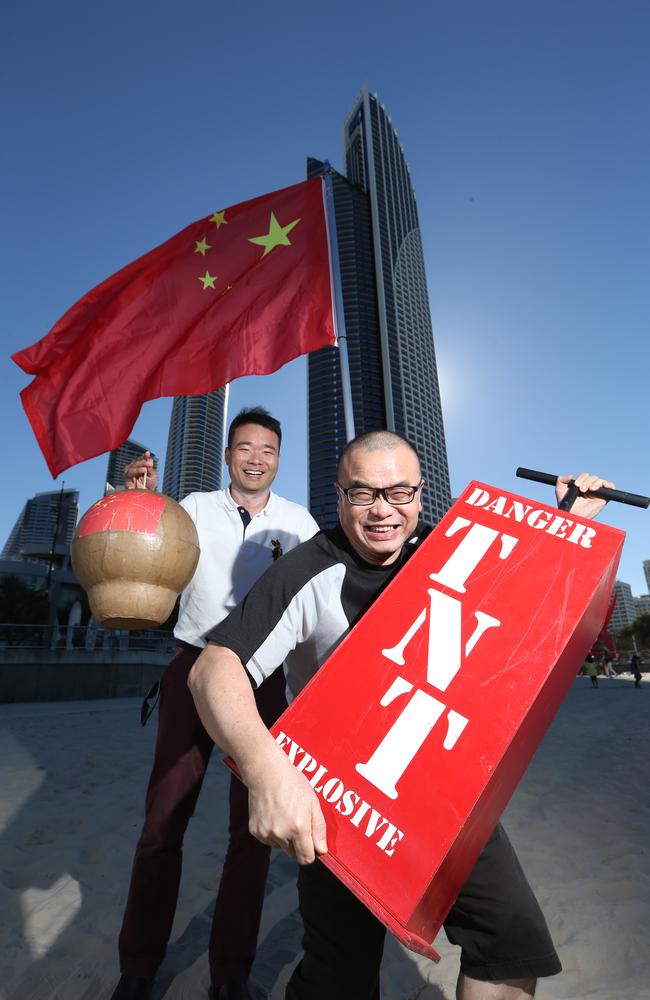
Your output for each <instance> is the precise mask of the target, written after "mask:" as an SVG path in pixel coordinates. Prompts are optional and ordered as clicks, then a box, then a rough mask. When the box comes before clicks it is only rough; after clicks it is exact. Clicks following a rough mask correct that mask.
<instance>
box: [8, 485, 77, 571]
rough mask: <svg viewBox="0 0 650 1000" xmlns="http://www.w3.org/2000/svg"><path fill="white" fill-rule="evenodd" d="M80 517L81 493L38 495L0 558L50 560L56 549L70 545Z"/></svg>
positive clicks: (53, 492)
mask: <svg viewBox="0 0 650 1000" xmlns="http://www.w3.org/2000/svg"><path fill="white" fill-rule="evenodd" d="M78 517H79V493H78V491H77V490H64V489H61V490H52V491H51V492H49V493H37V494H36V496H33V497H32V498H31V500H28V501H27V503H26V504H25V506H24V507H23V509H22V511H21V513H20V516H19V518H18V520H17V521H16V523H15V525H14V527H13V530H12V532H11V534H10V535H9V538H8V539H7V541H6V543H5V547H4V549H3V550H2V555H1V556H0V558H2V559H16V560H22V559H28V560H29V559H39V558H40V559H42V558H45V557H47V555H48V554H49V553H50V551H51V549H52V548H53V546H58V545H69V544H70V542H71V541H72V537H73V535H74V529H75V526H76V524H77V518H78ZM55 536H56V537H55Z"/></svg>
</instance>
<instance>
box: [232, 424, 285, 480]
mask: <svg viewBox="0 0 650 1000" xmlns="http://www.w3.org/2000/svg"><path fill="white" fill-rule="evenodd" d="M279 458H280V442H279V441H278V435H277V434H276V433H275V432H274V431H271V430H268V428H266V427H262V426H261V425H260V424H242V425H241V427H237V429H236V430H235V432H234V434H233V438H232V443H231V445H230V448H226V465H227V466H228V472H229V473H230V479H231V482H232V486H233V487H234V491H235V492H239V493H244V494H251V493H265V492H267V491H268V489H269V488H270V486H271V483H272V482H273V480H274V479H275V476H276V473H277V471H278V461H279Z"/></svg>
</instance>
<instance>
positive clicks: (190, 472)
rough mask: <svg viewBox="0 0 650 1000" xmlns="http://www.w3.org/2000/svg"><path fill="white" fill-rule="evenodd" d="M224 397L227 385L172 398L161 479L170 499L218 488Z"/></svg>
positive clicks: (224, 407)
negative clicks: (204, 393) (206, 391)
mask: <svg viewBox="0 0 650 1000" xmlns="http://www.w3.org/2000/svg"><path fill="white" fill-rule="evenodd" d="M227 400H228V387H227V386H226V387H224V388H221V389H216V390H215V391H214V392H209V393H207V394H206V395H204V396H177V397H176V398H175V399H174V403H173V406H172V416H171V421H170V424H169V438H168V440H167V455H166V458H165V475H164V480H163V491H164V492H165V493H167V494H168V496H170V497H173V498H174V500H182V499H183V497H186V496H187V494H188V493H193V492H202V491H208V490H218V489H221V483H222V478H223V477H222V470H223V449H224V444H225V433H226V406H227Z"/></svg>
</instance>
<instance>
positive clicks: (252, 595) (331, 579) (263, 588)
mask: <svg viewBox="0 0 650 1000" xmlns="http://www.w3.org/2000/svg"><path fill="white" fill-rule="evenodd" d="M430 530H431V529H430V528H428V527H427V526H424V525H419V526H418V530H417V531H416V532H415V533H414V534H413V535H412V536H411V538H410V539H409V540H408V542H407V543H406V545H405V546H404V548H403V549H402V551H401V553H400V556H399V558H398V559H397V560H396V561H395V562H394V563H391V564H390V565H388V566H375V565H373V564H371V563H367V562H365V561H364V560H363V559H362V558H361V557H360V556H359V555H358V553H357V552H355V550H354V548H353V547H352V545H351V544H350V542H349V541H348V539H347V537H346V536H345V534H344V532H343V531H342V529H341V527H340V526H339V525H337V527H336V528H334V529H333V530H331V531H321V532H319V533H318V534H317V535H314V537H313V538H310V539H309V541H307V542H303V543H302V545H298V546H297V548H295V549H293V550H292V551H291V552H288V553H287V554H286V555H285V556H283V557H282V559H280V560H279V561H278V562H277V563H275V564H274V565H273V566H271V567H270V568H269V569H268V570H267V571H266V573H265V574H264V575H263V576H262V577H261V578H260V579H259V580H258V581H257V583H256V584H255V586H254V587H253V588H252V590H251V591H250V592H249V594H248V595H247V597H245V598H244V600H243V601H242V602H241V604H239V605H238V606H237V607H236V608H235V609H234V610H233V611H232V612H231V613H230V614H229V615H228V617H227V618H226V619H224V621H222V622H221V623H220V624H219V625H217V627H216V628H214V629H212V631H211V632H209V633H208V634H207V636H206V639H208V640H209V641H210V642H214V643H218V644H219V645H220V646H227V647H228V648H229V649H232V650H233V652H234V653H236V654H237V656H238V657H239V658H240V660H241V661H242V663H244V664H245V666H246V669H247V671H248V673H249V675H250V676H251V678H252V680H253V682H254V683H255V684H256V685H259V684H261V683H262V681H263V680H265V678H267V677H269V676H270V675H271V674H272V673H273V671H274V670H276V669H277V667H278V666H280V664H282V663H284V665H285V672H286V676H287V688H288V692H289V695H290V696H291V697H295V695H297V694H298V692H299V691H301V690H302V688H303V687H304V686H305V684H306V683H307V682H308V681H309V680H310V679H311V678H312V677H313V675H314V674H315V672H316V671H317V670H318V668H319V667H320V666H321V664H322V663H324V661H325V660H326V659H327V657H328V656H329V655H330V654H331V653H332V652H333V650H334V649H335V648H336V647H337V646H338V644H339V643H340V642H341V640H342V639H343V638H344V637H345V635H347V633H348V632H349V630H350V629H351V628H352V627H353V626H354V625H355V624H356V622H357V621H358V620H359V618H360V617H361V615H362V614H363V613H364V612H365V611H366V610H367V609H368V608H369V607H370V605H371V604H372V602H373V601H374V600H375V599H376V598H377V596H378V595H379V594H380V593H381V591H382V590H383V589H384V587H385V586H386V585H387V584H388V582H389V581H390V580H392V578H393V576H394V575H395V573H397V572H398V570H399V569H400V568H401V567H402V566H403V565H404V563H405V562H406V560H407V559H408V558H409V556H410V555H411V554H412V553H413V551H414V550H415V548H416V547H417V545H418V544H419V542H421V541H422V540H423V538H424V537H426V535H427V534H428V533H429V531H430Z"/></svg>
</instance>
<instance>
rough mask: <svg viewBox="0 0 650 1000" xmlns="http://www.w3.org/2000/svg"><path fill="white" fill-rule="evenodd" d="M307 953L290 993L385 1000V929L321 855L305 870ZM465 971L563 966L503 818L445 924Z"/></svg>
mask: <svg viewBox="0 0 650 1000" xmlns="http://www.w3.org/2000/svg"><path fill="white" fill-rule="evenodd" d="M298 890H299V896H300V913H301V916H302V919H303V926H304V930H305V936H304V948H305V954H304V957H303V959H302V961H301V962H300V964H299V965H298V966H297V967H296V969H295V970H294V973H293V976H292V977H291V981H290V982H289V985H288V987H287V992H286V1000H332V998H333V997H335V998H336V1000H378V998H379V970H380V965H381V957H382V952H383V947H384V937H385V933H386V929H385V927H384V926H383V924H381V923H380V922H379V921H378V920H377V919H376V917H374V916H373V915H372V914H371V913H370V911H369V910H367V909H366V907H365V906H364V905H363V904H362V903H360V902H359V900H358V899H357V898H356V896H354V895H353V894H352V893H351V892H350V891H349V890H348V889H346V888H345V886H344V885H343V884H342V883H341V882H339V880H338V879H337V878H335V876H334V875H332V873H331V872H330V871H329V870H328V869H327V868H325V866H324V865H322V864H320V863H319V862H315V863H314V864H313V865H306V866H304V867H301V868H300V870H299V876H298ZM444 927H445V931H446V933H447V937H448V938H449V940H450V941H451V942H452V944H457V945H460V948H461V960H460V966H461V971H462V972H464V973H465V974H466V975H467V976H469V977H470V978H472V979H479V980H483V981H499V980H503V979H528V978H538V977H542V976H553V975H555V974H556V973H557V972H560V971H561V968H562V967H561V965H560V960H559V958H558V957H557V954H556V952H555V948H554V947H553V942H552V941H551V937H550V934H549V932H548V928H547V926H546V921H545V920H544V917H543V915H542V911H541V910H540V908H539V904H538V903H537V900H536V899H535V896H534V895H533V892H532V889H531V888H530V886H529V885H528V882H527V881H526V877H525V875H524V873H523V871H522V869H521V866H520V864H519V862H518V860H517V856H516V855H515V852H514V851H513V849H512V847H511V845H510V841H509V840H508V837H507V836H506V834H505V831H504V830H503V828H502V826H501V825H500V824H499V825H498V826H497V827H496V829H495V830H494V832H493V834H492V836H491V837H490V839H489V841H488V842H487V844H486V846H485V848H484V850H483V853H482V854H481V856H480V858H479V860H478V861H477V862H476V865H475V866H474V868H473V870H472V873H471V874H470V876H469V878H468V879H467V882H466V883H465V885H464V886H463V888H462V890H461V892H460V894H459V896H458V899H457V900H456V902H455V903H454V906H453V907H452V909H451V911H450V913H449V916H448V917H447V920H446V921H445V924H444Z"/></svg>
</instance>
